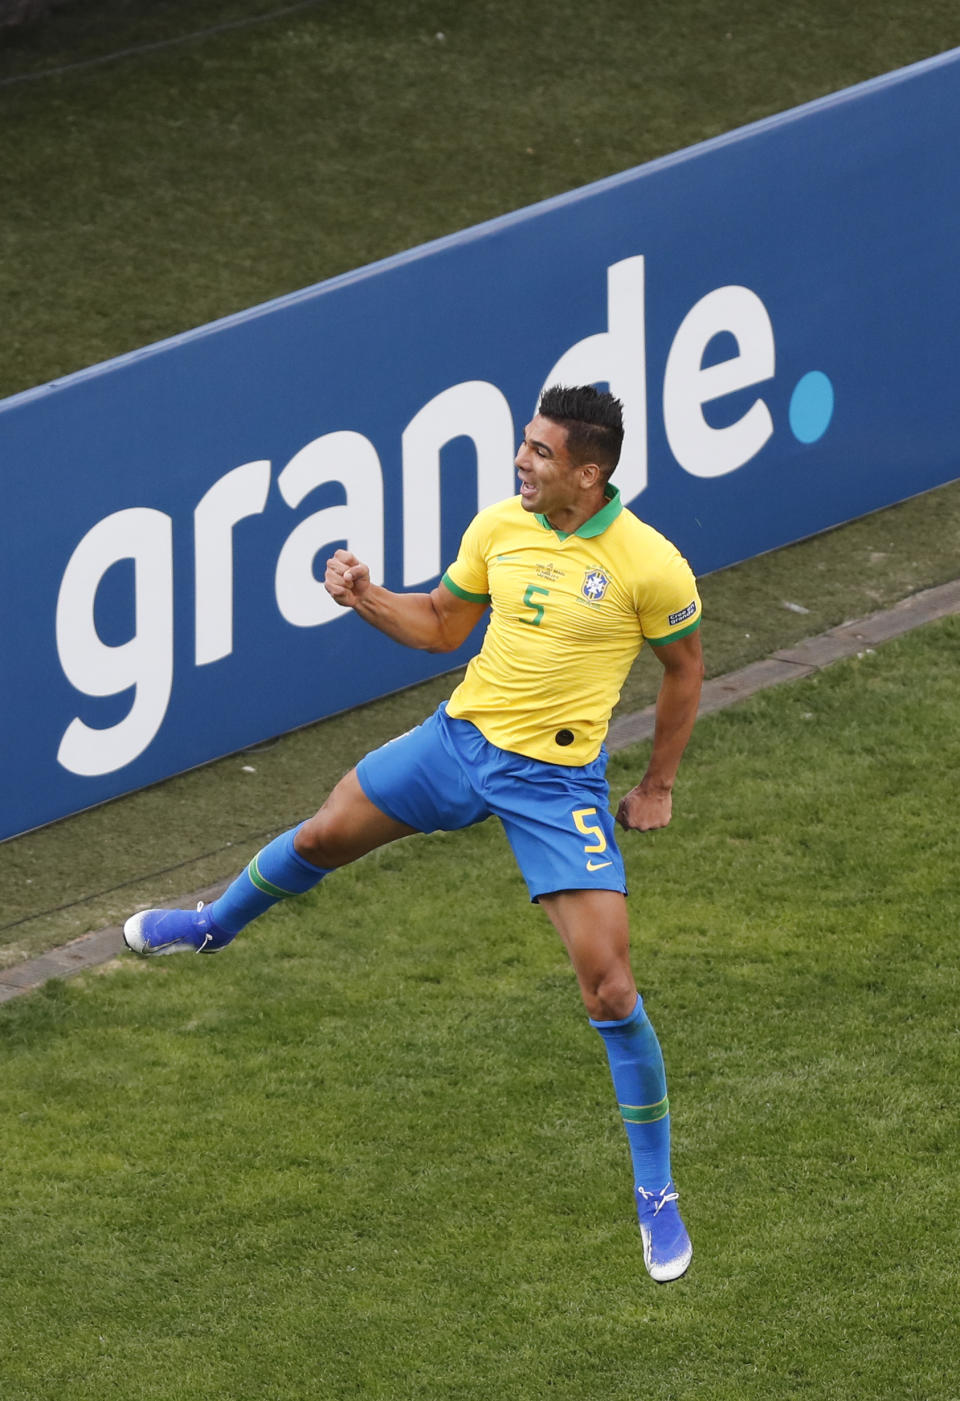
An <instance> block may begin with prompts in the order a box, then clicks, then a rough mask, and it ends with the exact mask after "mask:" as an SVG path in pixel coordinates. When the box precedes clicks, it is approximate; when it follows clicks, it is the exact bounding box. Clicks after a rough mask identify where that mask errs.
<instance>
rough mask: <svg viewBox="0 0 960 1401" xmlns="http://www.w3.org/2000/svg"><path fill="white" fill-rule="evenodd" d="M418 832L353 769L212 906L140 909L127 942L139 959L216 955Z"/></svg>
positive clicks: (132, 920) (261, 853)
mask: <svg viewBox="0 0 960 1401" xmlns="http://www.w3.org/2000/svg"><path fill="white" fill-rule="evenodd" d="M415 830H416V829H415V828H413V827H409V826H407V825H406V824H405V823H402V822H398V821H396V820H395V819H394V818H392V817H388V816H387V814H386V813H384V812H381V811H380V809H379V808H377V807H376V806H375V804H374V803H372V802H371V801H370V799H369V798H368V797H367V795H366V794H365V793H364V791H363V789H362V787H361V786H360V783H359V781H358V779H357V773H356V770H355V769H351V771H350V772H349V773H348V774H346V775H345V777H343V778H342V779H341V780H340V782H339V783H338V784H337V786H336V787H335V788H334V790H333V792H332V793H331V794H330V796H329V797H328V798H327V800H326V802H325V803H324V804H323V806H322V807H321V808H320V810H319V812H317V813H316V815H315V816H314V817H311V818H309V819H308V820H307V821H306V822H303V823H301V824H300V826H299V827H292V828H290V829H289V831H286V832H281V834H280V836H279V837H275V838H274V840H273V841H272V842H269V843H268V844H267V845H266V846H265V847H263V848H262V849H261V850H260V851H258V852H257V854H256V855H255V856H254V858H253V860H252V861H251V862H250V864H249V865H248V866H247V867H246V869H245V870H244V871H243V872H242V873H241V874H240V875H239V876H237V878H236V880H234V881H233V882H232V884H231V885H229V886H228V887H227V889H226V890H225V891H224V893H223V894H222V895H221V896H220V898H219V899H218V900H215V901H214V902H213V904H212V905H207V906H205V907H201V908H200V909H198V910H143V911H141V912H140V913H139V914H136V915H133V916H132V917H131V918H130V919H128V920H127V922H126V924H125V926H124V931H123V937H124V941H125V942H126V944H127V947H128V948H130V949H133V951H134V952H135V953H140V954H167V953H185V952H195V953H216V952H217V951H218V950H219V949H222V948H223V947H224V946H225V945H226V944H228V943H230V941H231V940H232V939H233V938H234V937H235V936H236V935H237V934H239V933H240V931H241V929H244V928H246V926H247V925H248V924H249V923H250V922H251V920H254V919H256V918H257V916H258V915H262V914H263V913H264V912H265V911H266V910H268V909H270V907H271V906H272V905H276V904H277V903H278V902H279V901H281V900H289V899H291V898H292V897H293V896H295V895H302V894H304V893H305V892H306V891H308V890H312V889H313V887H314V886H315V885H317V884H319V882H320V881H321V880H322V879H323V877H324V876H325V875H327V874H328V872H330V871H332V870H335V869H336V868H337V867H338V866H346V865H347V864H348V863H349V862H351V861H355V860H356V859H357V858H358V857H359V856H364V855H365V854H366V853H367V852H368V851H372V850H373V849H374V847H378V846H383V845H384V843H386V842H392V841H395V840H396V839H397V838H398V837H405V836H409V835H410V834H411V833H412V832H413V831H415Z"/></svg>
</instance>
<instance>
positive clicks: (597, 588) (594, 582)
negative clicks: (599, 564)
mask: <svg viewBox="0 0 960 1401" xmlns="http://www.w3.org/2000/svg"><path fill="white" fill-rule="evenodd" d="M609 587H610V580H609V579H608V578H607V576H606V574H604V572H603V570H602V569H588V570H587V572H586V574H584V576H583V583H582V584H581V585H580V592H581V593H582V594H583V596H584V598H587V599H589V600H590V602H591V603H599V602H600V600H601V598H603V596H604V594H605V593H606V591H607V589H608V588H609Z"/></svg>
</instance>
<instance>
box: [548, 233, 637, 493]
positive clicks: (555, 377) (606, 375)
mask: <svg viewBox="0 0 960 1401" xmlns="http://www.w3.org/2000/svg"><path fill="white" fill-rule="evenodd" d="M607 326H608V330H606V331H598V332H597V334H596V335H593V336H587V337H586V338H585V339H584V340H582V341H577V343H576V345H572V346H571V347H570V349H569V350H568V351H566V352H565V353H564V354H563V355H561V357H560V359H559V360H558V361H557V363H556V364H555V365H554V367H553V369H552V370H551V371H550V373H549V375H548V376H547V378H546V379H545V380H544V384H543V387H544V389H546V388H548V387H549V386H550V385H551V384H598V383H599V384H609V386H610V391H611V393H613V394H615V395H616V396H617V398H618V399H620V400H621V401H622V403H623V421H624V427H625V430H626V431H625V433H624V439H623V451H622V453H621V454H620V464H619V466H618V467H617V470H616V473H615V474H614V482H615V483H616V485H617V486H618V487H619V488H620V495H621V497H622V498H623V503H624V505H627V504H628V503H629V502H631V501H632V500H633V499H634V498H635V497H637V496H639V495H640V493H641V491H643V490H644V488H645V487H646V485H647V341H646V319H645V308H644V259H643V255H642V254H638V255H637V256H636V257H634V258H624V260H623V261H622V262H620V263H614V264H613V265H612V266H611V267H610V268H608V269H607Z"/></svg>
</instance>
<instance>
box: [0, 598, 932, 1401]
mask: <svg viewBox="0 0 960 1401" xmlns="http://www.w3.org/2000/svg"><path fill="white" fill-rule="evenodd" d="M958 645H960V620H957V619H950V620H947V621H946V622H944V623H942V624H935V625H931V626H929V627H927V628H925V629H922V630H920V631H918V632H916V633H914V634H911V635H910V636H908V637H906V638H904V639H902V640H900V641H898V642H896V643H892V644H889V645H888V646H886V647H884V648H883V649H881V650H880V651H879V652H877V653H875V654H873V655H867V656H865V657H864V658H863V659H861V660H859V661H856V660H854V661H850V662H846V663H841V664H838V665H837V666H835V667H833V668H831V669H830V670H828V671H827V672H824V673H822V674H820V675H819V676H817V677H816V678H813V679H811V680H809V681H804V682H797V683H795V684H793V685H791V686H789V687H785V688H780V689H778V690H776V691H773V692H768V693H764V694H762V695H759V696H757V697H755V698H754V699H753V700H751V701H750V702H748V703H746V704H744V705H741V706H739V707H737V708H735V709H734V710H731V711H727V712H724V713H722V714H719V715H715V716H713V717H710V718H708V719H706V720H705V721H703V722H701V724H700V725H699V727H698V730H697V732H696V734H695V737H694V740H693V743H692V747H691V752H690V755H689V758H688V762H687V764H686V765H685V768H684V771H683V781H682V787H681V791H680V794H679V798H678V803H677V813H676V817H675V820H674V824H673V826H672V827H671V828H670V829H668V830H667V831H665V832H662V833H658V834H656V835H653V836H651V837H648V838H643V839H640V838H631V839H629V840H628V841H626V842H625V846H626V849H627V861H628V871H629V876H630V882H631V890H632V899H631V905H632V911H633V921H634V961H635V965H636V969H637V973H638V977H639V980H640V982H641V985H642V987H643V989H644V992H645V996H646V998H647V1004H648V1007H649V1009H650V1011H651V1014H652V1016H653V1018H654V1020H655V1023H656V1025H657V1027H658V1030H659V1032H660V1035H661V1040H662V1042H663V1044H664V1049H665V1053H666V1056H667V1062H668V1070H669V1073H670V1090H671V1101H672V1103H673V1106H674V1121H675V1165H676V1170H677V1175H678V1178H679V1180H680V1184H681V1187H682V1189H683V1191H684V1199H685V1201H686V1203H687V1207H686V1214H687V1217H688V1221H689V1225H690V1228H691V1231H692V1234H693V1236H694V1242H695V1249H696V1255H695V1259H694V1264H693V1267H692V1269H691V1272H690V1274H689V1275H688V1276H687V1278H686V1279H685V1280H684V1281H682V1282H680V1283H678V1284H676V1285H672V1286H670V1287H669V1288H661V1287H657V1286H655V1285H653V1284H652V1283H651V1282H650V1281H648V1280H647V1278H646V1276H645V1275H644V1273H643V1270H642V1264H641V1260H640V1250H639V1241H638V1238H637V1234H636V1229H635V1226H634V1224H633V1222H632V1219H631V1207H630V1199H629V1177H628V1168H627V1154H626V1147H625V1143H624V1141H623V1137H622V1131H621V1129H620V1128H619V1125H618V1122H617V1119H616V1113H615V1108H614V1105H613V1102H612V1095H611V1092H610V1089H609V1085H608V1081H607V1076H606V1070H605V1067H604V1063H603V1054H602V1049H601V1047H600V1043H599V1041H597V1040H596V1038H595V1037H594V1036H593V1034H592V1033H591V1032H590V1031H589V1029H588V1028H587V1026H586V1024H585V1021H584V1018H583V1015H582V1012H581V1010H580V1008H579V1003H578V997H577V993H576V987H575V981H574V978H573V975H572V973H571V972H570V970H569V969H568V967H567V966H566V963H565V961H564V957H563V955H562V953H561V951H560V949H559V946H558V944H557V942H556V940H555V937H554V936H553V934H552V931H550V929H549V926H548V924H547V922H546V920H545V919H544V918H543V916H542V915H541V914H540V913H539V912H538V911H537V910H535V909H533V908H532V907H530V906H529V905H528V904H527V902H526V900H525V898H524V892H523V887H522V883H521V881H520V878H519V876H518V875H517V874H516V872H515V870H514V867H513V864H512V860H511V858H510V856H509V852H508V849H507V847H506V844H505V841H504V839H503V837H502V835H501V833H500V830H499V828H498V827H497V826H496V824H493V823H488V824H485V825H484V826H482V827H480V828H477V829H474V830H472V831H470V832H466V833H461V834H456V835H450V836H440V837H431V838H414V839H411V840H410V841H407V842H405V843H402V844H399V845H398V846H396V847H393V848H388V849H385V850H383V851H381V852H379V853H376V854H374V855H373V856H371V857H369V858H367V859H365V860H364V861H363V862H360V863H358V864H357V865H356V866H354V867H352V868H350V869H349V870H347V871H344V872H341V873H339V874H338V875H337V876H336V877H334V878H332V879H331V880H329V881H328V882H326V883H325V885H324V886H322V887H321V888H320V890H319V891H318V892H316V893H314V894H313V895H310V896H307V897H305V898H303V899H302V900H300V901H298V902H296V904H294V905H290V906H286V907H284V908H282V909H280V910H277V911H274V912H273V913H272V914H271V915H269V916H267V917H266V918H265V919H264V920H263V921H262V922H261V923H259V924H258V925H257V926H255V927H254V929H252V930H250V931H248V932H247V934H246V935H244V936H243V937H242V938H241V939H240V940H238V942H237V943H236V944H235V945H234V946H233V947H232V948H231V949H230V950H228V951H227V952H225V953H224V954H223V955H222V956H220V957H218V958H215V959H196V960H191V959H186V958H184V959H171V960H169V961H161V962H158V963H146V964H143V963H136V962H134V961H133V960H132V959H129V958H128V959H124V960H123V961H122V962H121V963H120V964H113V965H110V966H109V967H108V969H106V970H104V971H103V972H102V973H100V974H91V975H85V976H84V977H82V978H80V979H76V980H72V981H71V982H69V983H66V984H61V983H53V984H49V985H48V986H47V987H46V988H45V989H44V990H43V991H41V992H40V993H38V994H34V995H31V996H30V997H28V998H23V999H20V1000H18V1001H16V1002H14V1003H12V1004H10V1005H8V1006H7V1007H5V1008H4V1009H3V1015H2V1017H0V1043H2V1056H3V1063H4V1076H3V1081H2V1088H0V1113H2V1121H3V1123H4V1125H5V1132H4V1176H5V1187H4V1202H3V1207H2V1211H0V1231H2V1238H3V1241H4V1250H3V1252H2V1254H0V1293H2V1297H3V1300H4V1307H3V1311H2V1314H0V1378H2V1381H3V1392H4V1395H5V1396H10V1397H12V1398H16V1401H40V1399H41V1398H43V1401H47V1398H53V1397H56V1398H58V1401H88V1398H90V1401H93V1398H96V1401H100V1399H101V1398H107V1397H118V1398H123V1401H130V1398H137V1401H140V1398H144V1401H148V1399H149V1401H154V1398H156V1399H157V1401H179V1398H184V1401H186V1399H187V1398H191V1401H192V1398H194V1397H196V1396H200V1395H202V1396H205V1397H208V1398H210V1399H211V1401H219V1398H224V1401H227V1399H228V1398H229V1401H246V1398H250V1399H251V1401H253V1398H263V1397H270V1398H277V1399H278V1401H280V1399H281V1398H282V1401H286V1399H287V1398H290V1401H294V1398H300V1397H304V1396H311V1397H312V1396H316V1397H322V1398H341V1397H343V1398H346V1397H364V1398H372V1399H373V1401H377V1399H378V1398H383V1401H401V1399H404V1401H405V1398H411V1401H412V1399H413V1398H417V1399H418V1401H419V1399H420V1398H424V1401H426V1398H430V1399H431V1401H434V1398H436V1399H440V1398H443V1399H444V1401H445V1398H464V1399H466V1398H477V1401H481V1398H482V1401H487V1398H490V1397H500V1396H503V1397H510V1398H522V1399H523V1401H526V1398H529V1401H539V1398H542V1397H546V1396H551V1397H552V1396H556V1397H564V1398H570V1401H574V1398H577V1399H578V1401H582V1399H583V1398H588V1399H589V1401H593V1398H596V1401H606V1399H607V1398H614V1399H615V1401H617V1399H619V1398H622V1399H623V1401H628V1398H629V1399H630V1401H633V1398H635V1397H637V1396H643V1397H649V1398H664V1401H667V1398H670V1401H677V1399H678V1398H679V1399H680V1401H685V1398H697V1399H698V1401H699V1398H703V1401H743V1399H744V1398H757V1401H760V1398H763V1401H769V1398H794V1397H798V1398H802V1397H808V1396H809V1397H816V1398H817V1401H834V1398H836V1401H841V1398H843V1401H847V1398H849V1397H850V1396H852V1395H856V1396H858V1397H866V1398H877V1401H881V1399H882V1401H890V1399H891V1398H894V1399H895V1401H899V1398H910V1401H950V1398H954V1397H956V1395H957V1392H956V1381H955V1368H954V1361H955V1359H954V1356H953V1353H954V1348H953V1340H952V1333H951V1330H950V1327H949V1323H948V1320H949V1318H950V1317H951V1316H952V1312H953V1308H954V1304H953V1297H954V1286H953V1278H952V1277H953V1274H954V1260H955V1258H956V1254H957V1249H958V1246H960V1239H958V1235H960V1231H958V1227H957V1224H956V1223H957V1210H956V1205H957V1203H956V1186H955V1184H956V1180H957V1172H958V1168H960V1162H958V1151H957V1142H956V1134H955V1132H954V1127H955V1125H954V1119H955V1115H954V1111H953V1098H954V1093H953V1091H954V1086H955V1084H956V1080H957V1074H958V1072H960V1064H958V1061H960V1054H958V1045H960V1043H958V1040H957V1035H956V1006H957V997H958V992H960V988H958V976H957V963H956V958H955V954H954V945H955V930H954V924H955V915H956V907H957V886H956V871H955V864H956V863H955V860H954V856H955V852H956V848H957V842H958V839H960V818H958V816H957V807H956V801H955V787H956V784H955V775H956V772H957V768H958V764H960V738H958V736H960V699H958V695H957V688H956V676H955V673H956V668H955V660H954V659H955V657H956V655H957V648H958ZM642 759H643V756H642V753H641V752H639V751H635V752H633V753H627V754H624V755H622V756H617V757H616V758H615V759H614V760H613V763H612V766H611V768H612V773H611V777H612V783H613V787H614V789H618V788H621V787H623V786H625V785H626V784H627V783H629V782H631V781H632V778H633V775H635V773H636V771H637V768H638V766H639V765H640V764H641V763H642Z"/></svg>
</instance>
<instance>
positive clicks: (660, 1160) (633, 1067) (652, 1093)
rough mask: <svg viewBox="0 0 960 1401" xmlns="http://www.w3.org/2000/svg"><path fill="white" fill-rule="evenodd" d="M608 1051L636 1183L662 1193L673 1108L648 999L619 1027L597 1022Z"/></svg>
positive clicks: (667, 1168)
mask: <svg viewBox="0 0 960 1401" xmlns="http://www.w3.org/2000/svg"><path fill="white" fill-rule="evenodd" d="M590 1025H591V1026H593V1027H596V1029H597V1031H599V1033H600V1035H601V1036H602V1037H603V1040H604V1044H605V1045H606V1048H607V1059H608V1060H609V1061H610V1074H611V1075H612V1076H613V1088H614V1090H615V1091H616V1095H617V1100H618V1101H619V1104H620V1113H621V1114H622V1115H623V1126H624V1128H625V1129H626V1131H627V1140H628V1141H629V1144H630V1156H631V1158H632V1159H633V1175H634V1182H635V1185H636V1186H637V1187H643V1188H645V1189H646V1190H647V1191H651V1192H659V1191H660V1190H661V1188H663V1187H665V1186H666V1184H667V1183H668V1182H669V1181H670V1106H669V1102H668V1100H667V1079H666V1076H665V1074H664V1070H663V1056H662V1054H661V1051H660V1043H659V1041H658V1040H657V1034H656V1032H655V1031H654V1029H653V1027H652V1026H651V1025H650V1022H649V1019H648V1018H647V1014H646V1012H645V1011H644V1010H643V998H642V997H640V996H639V994H638V995H637V1005H636V1007H634V1009H633V1011H632V1012H631V1013H630V1015H629V1017H624V1019H623V1021H619V1022H595V1021H593V1019H592V1018H591V1020H590Z"/></svg>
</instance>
